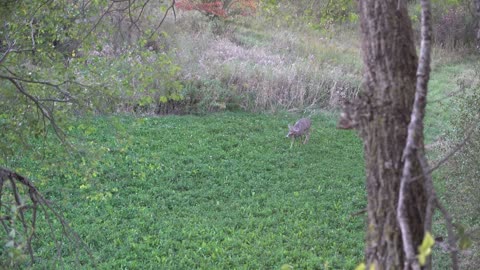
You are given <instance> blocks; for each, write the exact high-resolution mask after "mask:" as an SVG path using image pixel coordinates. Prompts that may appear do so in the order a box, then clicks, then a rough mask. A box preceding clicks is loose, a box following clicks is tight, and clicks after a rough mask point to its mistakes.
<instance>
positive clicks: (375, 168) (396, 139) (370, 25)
mask: <svg viewBox="0 0 480 270" xmlns="http://www.w3.org/2000/svg"><path fill="white" fill-rule="evenodd" d="M359 11H360V19H361V34H362V51H363V61H364V68H365V70H364V73H365V74H364V77H365V78H364V87H363V90H362V92H361V94H360V99H359V100H360V102H359V103H358V104H357V106H358V108H357V109H356V114H357V120H358V129H359V131H360V135H361V137H362V139H363V142H364V152H365V162H366V174H367V194H368V206H367V210H368V224H367V236H366V238H367V239H366V249H365V257H366V261H367V269H370V268H369V267H370V265H375V269H376V270H381V269H414V268H412V267H411V266H410V264H409V263H406V260H407V256H406V254H405V252H404V246H403V241H402V231H401V230H400V227H399V224H398V221H397V207H398V200H399V191H400V183H401V177H402V170H403V167H404V160H403V158H402V156H403V150H404V147H405V145H406V139H407V132H408V130H407V129H408V124H409V122H410V116H411V113H412V106H413V102H414V97H415V84H416V71H417V64H418V59H417V55H416V50H415V44H414V40H413V30H412V26H411V22H410V18H409V16H408V13H407V6H406V1H398V0H360V1H359ZM421 136H422V135H421V134H420V138H418V142H420V143H419V145H416V147H418V148H420V150H423V137H421ZM410 172H411V175H412V177H414V178H415V177H418V179H417V180H416V181H413V182H410V183H408V186H407V187H406V189H404V193H403V195H404V196H405V200H404V201H403V202H405V205H404V206H403V208H402V209H403V213H404V215H405V218H406V219H407V220H408V228H406V229H407V231H408V233H409V234H410V235H409V238H410V240H411V243H412V245H413V246H414V247H415V252H416V247H417V246H419V245H420V244H421V242H422V239H423V236H424V224H425V213H426V206H427V194H426V190H425V187H424V177H423V174H422V169H421V166H420V164H419V161H418V159H417V158H415V157H413V159H412V163H411V170H410ZM404 229H405V228H404ZM409 259H412V258H409Z"/></svg>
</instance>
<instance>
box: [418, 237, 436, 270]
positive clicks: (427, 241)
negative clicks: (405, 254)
mask: <svg viewBox="0 0 480 270" xmlns="http://www.w3.org/2000/svg"><path fill="white" fill-rule="evenodd" d="M434 244H435V240H434V239H433V237H432V235H431V234H430V232H427V233H425V236H424V237H423V241H422V244H421V245H420V246H419V247H418V255H417V258H418V262H419V263H420V265H422V266H423V265H425V263H426V261H427V257H428V255H430V253H432V246H433V245H434Z"/></svg>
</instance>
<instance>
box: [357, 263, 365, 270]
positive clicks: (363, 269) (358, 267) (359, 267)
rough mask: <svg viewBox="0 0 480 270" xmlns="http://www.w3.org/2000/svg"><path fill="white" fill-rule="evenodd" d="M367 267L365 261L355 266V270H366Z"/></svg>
mask: <svg viewBox="0 0 480 270" xmlns="http://www.w3.org/2000/svg"><path fill="white" fill-rule="evenodd" d="M365 269H367V267H366V266H365V264H364V263H361V264H359V265H358V266H357V267H355V270H365Z"/></svg>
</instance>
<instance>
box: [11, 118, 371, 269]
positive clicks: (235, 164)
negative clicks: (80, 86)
mask: <svg viewBox="0 0 480 270" xmlns="http://www.w3.org/2000/svg"><path fill="white" fill-rule="evenodd" d="M296 118H297V116H294V115H289V114H275V115H268V114H246V113H222V114H213V115H208V116H167V117H145V118H135V117H128V116H116V117H99V118H93V119H90V120H82V121H79V122H77V123H73V124H72V125H71V126H70V127H68V128H67V131H68V133H69V135H70V138H71V140H72V142H73V143H74V144H75V145H77V149H76V151H75V152H76V154H59V153H58V151H60V150H59V146H58V143H57V141H55V140H49V141H47V143H42V144H40V143H39V144H38V149H36V151H35V152H36V153H37V155H41V156H43V157H44V159H43V160H40V159H39V158H38V157H35V156H25V157H24V159H22V160H16V161H12V163H13V164H11V165H12V167H14V168H15V169H17V170H19V171H20V172H21V171H25V172H26V171H29V172H32V178H33V179H35V184H36V185H37V186H38V188H39V189H40V190H41V191H42V192H43V193H44V194H45V196H46V197H47V198H48V199H50V200H52V201H54V202H56V204H57V205H59V206H60V208H61V209H62V211H63V212H64V215H65V218H66V219H67V220H68V221H69V222H70V224H71V226H72V227H73V229H74V230H75V231H77V232H78V233H79V235H80V237H81V238H82V239H83V240H84V241H85V242H86V243H87V245H88V246H89V248H90V249H91V251H92V253H93V255H94V257H95V259H96V263H97V267H98V268H99V269H279V268H280V267H281V266H282V265H283V264H290V265H291V266H293V267H294V268H295V269H353V268H354V267H355V266H356V265H358V263H360V262H361V261H362V259H363V246H364V221H363V217H362V216H355V217H352V216H351V214H352V213H353V212H356V211H358V210H361V209H363V208H364V207H365V205H366V198H365V196H366V195H365V191H364V173H363V172H364V169H363V166H364V163H363V158H362V147H361V142H360V140H359V139H358V138H357V136H356V135H355V133H354V132H350V131H341V130H337V129H335V125H336V120H335V119H334V118H333V117H332V116H331V115H328V114H320V115H317V116H313V117H312V120H313V126H312V128H313V130H312V135H311V138H310V143H309V144H307V145H302V144H300V143H299V144H295V145H294V147H293V148H292V149H290V141H289V140H288V139H287V138H285V134H286V132H287V124H288V123H294V122H295V120H296ZM77 138H78V139H77ZM80 138H81V139H80ZM40 145H42V146H40ZM30 152H32V151H30ZM60 152H61V151H60ZM78 153H80V154H81V155H79V154H78ZM33 174H34V175H33ZM27 176H28V175H27ZM39 222H40V223H39V225H38V227H39V228H41V229H39V231H38V232H37V233H38V238H37V239H36V240H35V242H34V246H35V249H36V251H37V252H38V253H37V258H38V260H37V265H36V268H45V267H48V266H49V265H50V264H51V261H52V259H53V258H54V256H55V254H56V252H57V250H56V248H55V244H54V242H53V240H52V239H51V237H50V236H51V235H50V233H49V230H48V229H47V228H48V226H46V223H45V221H44V220H40V221H39ZM42 222H43V224H42ZM42 225H43V226H42ZM54 225H55V224H54ZM42 228H43V229H42ZM74 251H76V249H75V248H73V247H72V248H70V249H69V248H64V250H63V251H62V252H63V253H62V255H63V257H64V258H63V262H62V264H59V266H61V268H66V269H77V265H76V263H77V262H76V259H75V256H74V253H75V252H74ZM82 254H83V253H82ZM86 262H87V258H86V257H85V256H84V255H81V256H80V258H79V263H80V264H82V263H86ZM91 266H92V265H90V264H88V263H87V264H86V267H87V268H89V267H91Z"/></svg>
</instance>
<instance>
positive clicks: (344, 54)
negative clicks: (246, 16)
mask: <svg viewBox="0 0 480 270" xmlns="http://www.w3.org/2000/svg"><path fill="white" fill-rule="evenodd" d="M197 19H198V18H197ZM182 20H183V21H182V22H181V25H182V28H181V31H178V33H176V34H175V36H177V45H178V47H177V50H176V52H177V56H178V57H177V59H178V61H179V65H180V66H181V67H182V72H183V73H182V74H183V79H184V80H186V81H192V80H193V81H200V82H207V81H212V80H215V81H218V82H220V84H221V86H222V88H223V90H224V91H228V92H231V93H233V95H234V96H239V97H241V99H240V104H239V105H240V107H242V108H243V109H245V110H249V111H265V110H267V111H275V110H277V109H295V108H297V109H298V108H307V107H317V108H328V107H333V106H337V105H338V103H339V102H340V100H341V99H342V98H344V97H347V96H349V95H354V94H355V93H356V91H357V89H358V87H359V84H360V77H361V75H360V59H359V53H358V49H356V48H354V47H353V45H352V44H354V43H352V42H349V41H347V40H345V41H339V40H337V39H335V40H333V39H331V38H330V37H329V36H328V35H323V34H321V33H319V32H318V31H312V30H309V29H295V30H292V29H274V30H273V31H272V30H258V29H271V28H270V27H267V26H266V25H264V26H263V27H259V26H258V25H252V24H261V23H265V22H262V21H260V20H258V21H253V22H252V21H250V22H249V25H247V26H245V24H238V25H234V26H223V29H229V30H228V31H225V32H224V33H223V34H222V35H214V34H212V31H211V27H212V26H211V24H212V23H209V22H199V21H195V22H191V21H190V20H192V18H189V17H183V18H182ZM252 20H254V19H252ZM217 27H219V26H217ZM247 27H248V28H247ZM185 28H188V29H185ZM172 36H173V35H172ZM350 38H351V37H350ZM217 102H228V101H217Z"/></svg>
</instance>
